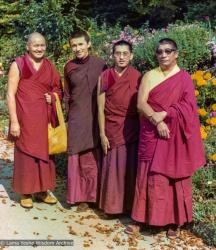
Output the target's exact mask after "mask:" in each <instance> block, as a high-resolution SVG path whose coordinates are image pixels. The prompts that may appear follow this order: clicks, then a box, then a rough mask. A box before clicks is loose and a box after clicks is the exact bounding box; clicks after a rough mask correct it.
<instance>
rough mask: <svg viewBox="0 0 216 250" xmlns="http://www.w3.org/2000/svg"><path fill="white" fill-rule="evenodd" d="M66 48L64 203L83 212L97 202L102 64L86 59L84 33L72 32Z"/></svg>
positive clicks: (87, 46)
mask: <svg viewBox="0 0 216 250" xmlns="http://www.w3.org/2000/svg"><path fill="white" fill-rule="evenodd" d="M69 42H70V47H71V50H72V52H73V53H74V55H75V58H74V59H73V60H70V61H69V62H67V63H66V65H65V68H64V78H65V81H64V83H65V84H64V85H65V92H64V98H65V109H66V114H67V118H68V155H69V156H68V182H67V202H68V203H69V204H75V203H79V207H78V208H79V210H85V209H86V208H87V207H88V203H89V202H90V203H92V202H93V203H94V202H96V200H97V193H98V170H99V166H100V148H99V139H100V138H99V129H98V121H97V82H98V77H99V75H100V74H101V72H102V71H103V70H104V69H105V68H106V64H105V62H104V61H103V60H102V59H100V58H98V57H95V56H90V55H89V49H90V47H91V41H90V38H89V36H88V34H87V33H86V32H85V31H76V32H74V33H73V34H72V35H71V37H70V39H69Z"/></svg>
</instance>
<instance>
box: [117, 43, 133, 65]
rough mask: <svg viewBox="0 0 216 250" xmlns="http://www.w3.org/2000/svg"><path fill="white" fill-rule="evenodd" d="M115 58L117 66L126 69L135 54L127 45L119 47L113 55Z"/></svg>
mask: <svg viewBox="0 0 216 250" xmlns="http://www.w3.org/2000/svg"><path fill="white" fill-rule="evenodd" d="M113 58H114V61H115V66H116V67H118V68H121V69H123V68H126V67H127V66H128V65H129V64H130V61H131V60H132V59H133V53H131V52H130V49H129V47H128V46H127V45H117V46H116V47H115V51H114V53H113Z"/></svg>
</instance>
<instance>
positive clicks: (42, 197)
mask: <svg viewBox="0 0 216 250" xmlns="http://www.w3.org/2000/svg"><path fill="white" fill-rule="evenodd" d="M34 197H35V199H36V201H40V202H44V203H47V204H51V205H52V204H56V203H57V199H56V198H55V197H53V196H51V195H50V194H49V193H48V192H40V193H37V194H35V195H34Z"/></svg>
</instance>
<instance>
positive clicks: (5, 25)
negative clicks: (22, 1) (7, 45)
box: [0, 0, 19, 36]
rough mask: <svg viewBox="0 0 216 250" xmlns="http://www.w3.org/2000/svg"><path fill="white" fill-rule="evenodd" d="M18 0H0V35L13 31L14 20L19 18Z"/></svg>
mask: <svg viewBox="0 0 216 250" xmlns="http://www.w3.org/2000/svg"><path fill="white" fill-rule="evenodd" d="M18 4H19V1H5V0H0V35H1V36H2V35H4V34H11V33H13V32H15V26H14V23H15V21H16V20H17V19H18V18H19V11H18V10H17V6H18Z"/></svg>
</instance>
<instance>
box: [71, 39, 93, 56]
mask: <svg viewBox="0 0 216 250" xmlns="http://www.w3.org/2000/svg"><path fill="white" fill-rule="evenodd" d="M90 46H91V42H87V41H86V39H85V37H84V36H82V37H78V38H72V39H70V47H71V50H72V52H73V53H74V54H75V56H76V58H78V59H80V60H82V59H85V58H86V57H87V56H88V54H89V51H88V50H89V48H90Z"/></svg>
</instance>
